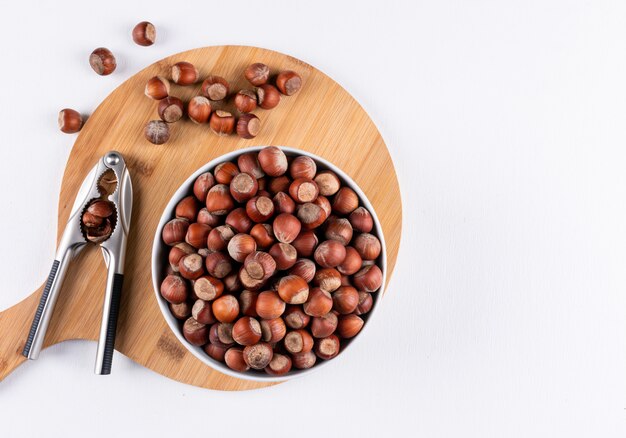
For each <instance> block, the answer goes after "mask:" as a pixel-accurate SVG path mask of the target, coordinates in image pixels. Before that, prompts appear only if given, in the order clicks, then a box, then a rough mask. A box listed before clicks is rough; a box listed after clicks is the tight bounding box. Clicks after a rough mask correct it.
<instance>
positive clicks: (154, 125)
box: [143, 120, 170, 144]
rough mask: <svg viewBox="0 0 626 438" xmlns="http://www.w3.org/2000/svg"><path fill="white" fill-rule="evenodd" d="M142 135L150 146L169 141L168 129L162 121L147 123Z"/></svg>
mask: <svg viewBox="0 0 626 438" xmlns="http://www.w3.org/2000/svg"><path fill="white" fill-rule="evenodd" d="M143 133H144V136H145V137H146V139H147V140H148V141H149V142H150V143H152V144H163V143H165V142H167V141H168V140H169V139H170V128H169V126H167V123H165V122H164V121H162V120H151V121H149V122H148V124H147V125H146V127H145V129H144V131H143Z"/></svg>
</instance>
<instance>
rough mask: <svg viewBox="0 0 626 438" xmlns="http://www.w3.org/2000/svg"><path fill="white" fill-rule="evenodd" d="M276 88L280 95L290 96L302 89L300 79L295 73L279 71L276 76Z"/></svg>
mask: <svg viewBox="0 0 626 438" xmlns="http://www.w3.org/2000/svg"><path fill="white" fill-rule="evenodd" d="M276 87H277V88H278V89H279V90H280V92H281V93H283V94H285V95H287V96H292V95H294V94H296V93H297V92H298V91H300V88H302V78H301V77H300V75H299V74H298V73H296V72H295V71H291V70H286V71H281V72H280V73H278V76H276Z"/></svg>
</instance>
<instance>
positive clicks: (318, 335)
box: [160, 146, 383, 376]
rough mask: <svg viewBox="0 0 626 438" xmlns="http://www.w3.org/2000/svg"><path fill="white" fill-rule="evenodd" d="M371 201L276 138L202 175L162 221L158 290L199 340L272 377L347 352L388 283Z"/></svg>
mask: <svg viewBox="0 0 626 438" xmlns="http://www.w3.org/2000/svg"><path fill="white" fill-rule="evenodd" d="M373 228H374V222H373V219H372V215H371V214H370V212H369V211H368V210H367V209H365V208H364V207H363V206H359V197H358V195H357V193H356V192H355V191H354V190H352V189H351V188H350V187H346V186H342V183H341V180H340V179H339V177H338V176H337V175H336V174H335V173H334V172H332V171H330V170H320V171H318V169H317V165H316V163H315V161H314V160H313V159H311V158H310V157H307V156H296V157H287V156H286V155H285V153H284V152H283V151H282V150H281V149H279V148H277V147H273V146H271V147H266V148H264V149H261V150H260V151H259V152H258V153H257V152H247V153H243V154H242V155H240V156H239V157H238V158H237V160H236V162H235V161H233V162H230V161H229V162H223V163H221V164H218V165H217V166H216V167H215V169H214V170H213V172H206V173H203V174H201V175H200V176H199V177H198V178H197V179H196V180H195V182H194V185H193V193H190V194H189V196H187V197H185V198H183V199H182V200H181V201H180V202H179V203H178V204H177V205H176V209H175V218H173V219H171V220H170V221H169V222H167V223H166V224H165V225H164V227H163V229H162V239H163V242H164V243H165V244H166V245H168V246H169V247H170V249H169V253H168V260H167V265H166V266H167V267H166V269H165V271H166V272H165V278H164V279H163V280H162V282H161V286H160V292H161V295H162V296H163V298H164V299H165V300H166V301H167V302H168V303H169V308H170V310H171V312H172V314H173V315H174V317H176V318H177V319H178V320H180V321H181V326H182V333H183V336H184V337H185V339H186V340H187V341H188V342H189V343H190V344H192V345H195V346H199V347H202V348H203V350H204V351H205V352H206V354H207V355H209V356H210V357H211V358H213V359H214V360H216V361H219V362H224V363H226V365H227V366H228V367H229V368H231V369H233V370H236V371H239V372H245V371H248V370H264V371H265V372H266V373H268V374H270V375H272V376H281V375H285V374H286V373H288V372H289V371H290V370H291V369H292V367H293V368H296V369H307V368H311V367H312V366H314V365H315V363H316V361H318V359H321V360H329V359H332V358H334V357H335V356H337V354H339V352H340V351H341V349H342V347H343V346H345V343H346V341H347V340H349V339H351V338H353V337H354V336H356V335H357V334H358V333H359V331H360V330H361V328H362V327H363V324H364V319H363V315H365V314H366V313H368V312H369V311H370V309H371V308H372V306H373V304H374V300H373V296H372V293H374V292H377V291H378V290H379V289H380V288H381V286H382V279H383V273H382V271H381V269H380V267H379V265H378V262H379V256H380V253H381V243H380V241H379V239H378V238H377V237H376V236H375V235H374V234H372V230H373Z"/></svg>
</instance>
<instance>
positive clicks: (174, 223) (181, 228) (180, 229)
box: [161, 219, 189, 246]
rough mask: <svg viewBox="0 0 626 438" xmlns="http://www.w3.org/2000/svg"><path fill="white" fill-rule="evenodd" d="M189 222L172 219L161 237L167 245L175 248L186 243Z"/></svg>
mask: <svg viewBox="0 0 626 438" xmlns="http://www.w3.org/2000/svg"><path fill="white" fill-rule="evenodd" d="M187 228H189V222H188V221H186V220H185V219H172V220H171V221H169V222H168V223H166V224H165V226H164V227H163V232H162V233H161V236H162V238H163V242H164V243H165V244H166V245H170V246H174V245H176V244H177V243H181V242H184V241H185V236H186V234H187Z"/></svg>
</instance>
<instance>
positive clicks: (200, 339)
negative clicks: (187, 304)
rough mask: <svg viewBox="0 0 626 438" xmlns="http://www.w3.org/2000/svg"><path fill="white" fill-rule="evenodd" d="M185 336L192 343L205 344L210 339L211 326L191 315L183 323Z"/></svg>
mask: <svg viewBox="0 0 626 438" xmlns="http://www.w3.org/2000/svg"><path fill="white" fill-rule="evenodd" d="M183 336H184V337H185V339H187V341H188V342H189V343H190V344H192V345H197V346H200V345H204V344H206V343H207V342H208V341H209V328H208V327H207V326H206V325H204V324H200V323H199V322H198V321H196V320H195V319H193V317H191V318H188V319H187V320H186V321H185V323H184V324H183Z"/></svg>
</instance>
